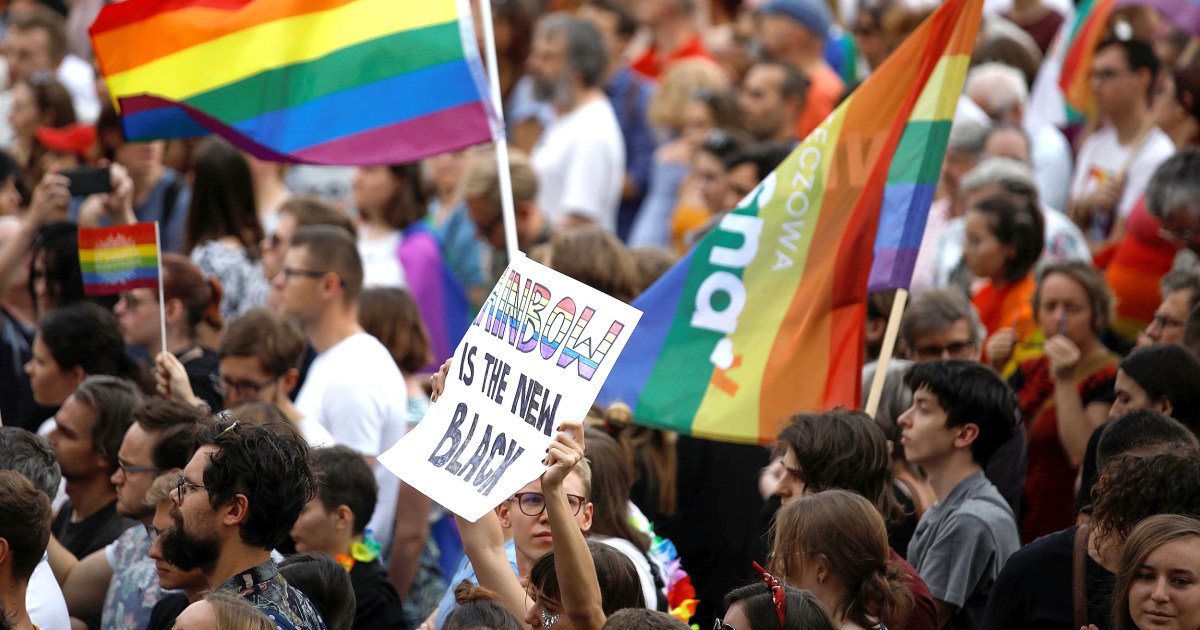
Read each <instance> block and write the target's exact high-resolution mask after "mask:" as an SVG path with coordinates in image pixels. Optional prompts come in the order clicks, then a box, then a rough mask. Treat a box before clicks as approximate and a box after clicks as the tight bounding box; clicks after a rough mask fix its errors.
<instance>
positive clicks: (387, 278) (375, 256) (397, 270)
mask: <svg viewBox="0 0 1200 630" xmlns="http://www.w3.org/2000/svg"><path fill="white" fill-rule="evenodd" d="M366 234H367V233H366V230H365V229H362V230H359V232H358V255H359V256H361V257H362V262H363V286H364V287H397V288H400V289H403V288H404V287H406V286H408V284H407V283H406V282H405V281H404V267H402V266H401V265H400V256H399V255H398V254H397V252H398V251H399V249H400V231H399V230H395V231H392V232H388V233H387V234H386V235H384V236H378V237H375V238H367V236H366Z"/></svg>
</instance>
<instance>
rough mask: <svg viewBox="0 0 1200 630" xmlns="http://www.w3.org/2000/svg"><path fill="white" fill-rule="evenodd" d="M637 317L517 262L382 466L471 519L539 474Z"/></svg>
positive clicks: (558, 277) (542, 270)
mask: <svg viewBox="0 0 1200 630" xmlns="http://www.w3.org/2000/svg"><path fill="white" fill-rule="evenodd" d="M641 316H642V314H641V312H640V311H638V310H637V309H635V308H633V307H631V306H629V305H628V304H625V303H623V302H621V301H620V300H616V299H614V298H611V297H609V296H607V295H605V294H603V293H601V292H599V291H597V290H595V289H593V288H591V287H589V286H587V285H584V284H582V283H580V282H577V281H575V280H572V279H571V278H568V277H567V276H564V275H562V274H560V273H558V272H556V271H554V270H551V269H548V268H546V267H544V266H542V265H539V264H537V263H535V262H533V261H532V260H529V259H527V258H524V257H521V258H520V259H518V260H514V261H513V262H512V263H511V264H510V265H509V267H508V269H506V270H505V272H504V275H503V276H501V278H500V282H499V283H497V284H496V288H494V289H492V293H491V295H489V296H488V299H487V301H486V302H485V303H484V305H483V308H482V309H481V310H480V311H479V314H478V315H477V316H476V317H475V321H474V322H472V323H471V327H470V329H469V330H468V331H467V334H466V336H464V337H463V339H462V341H461V342H459V344H458V349H457V350H456V351H455V353H454V362H453V364H452V365H451V368H450V374H449V375H448V377H447V379H446V388H445V391H444V392H443V393H442V395H441V397H440V398H439V399H438V401H437V402H436V403H434V404H433V405H432V406H431V407H430V408H429V412H428V413H426V414H425V418H424V419H422V420H421V422H420V424H418V425H417V427H416V428H415V429H413V430H412V431H410V432H409V433H408V434H407V435H405V436H404V438H403V439H401V440H400V441H399V442H397V443H396V445H395V446H393V447H392V448H391V449H389V450H388V451H387V452H386V453H384V454H383V455H381V456H380V457H379V462H380V463H382V464H383V465H384V466H386V467H387V468H388V469H389V470H391V471H392V472H393V473H395V474H396V476H398V477H400V479H401V480H402V481H403V482H404V483H407V484H411V485H412V486H413V487H415V488H416V489H417V490H420V491H421V492H422V493H423V494H425V495H426V496H428V497H429V498H431V499H433V500H434V501H437V502H438V503H440V504H442V505H443V506H445V507H446V508H447V509H449V510H450V511H452V512H454V513H455V514H458V515H459V516H461V517H463V518H466V519H468V520H470V521H472V522H474V521H476V520H478V519H479V517H481V516H483V515H484V514H485V513H487V511H488V510H490V509H492V508H494V507H496V506H497V505H499V504H500V503H502V502H503V501H504V500H505V499H507V498H508V497H510V496H512V494H513V493H514V492H516V491H517V490H520V489H521V487H522V486H524V485H525V484H527V483H529V482H530V481H532V480H534V479H536V478H538V477H539V476H540V475H541V474H542V473H543V472H544V471H545V470H546V467H545V466H544V465H543V464H542V459H543V458H544V457H545V455H546V448H547V447H549V445H550V442H551V441H552V440H553V436H554V429H555V428H557V427H558V425H560V424H562V423H563V422H566V421H568V420H576V421H579V420H583V418H584V416H585V415H586V414H587V411H588V409H589V408H590V407H591V404H592V401H594V400H595V399H596V394H597V393H598V392H599V391H600V386H601V385H602V384H603V383H604V379H606V378H607V377H608V373H609V371H610V370H611V369H612V366H613V364H614V363H615V362H616V360H617V356H618V355H620V354H621V350H622V349H623V348H624V347H625V343H626V341H628V340H629V336H630V335H631V334H632V333H633V329H634V327H635V326H636V325H637V323H638V320H639V319H640V318H641Z"/></svg>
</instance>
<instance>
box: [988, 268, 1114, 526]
mask: <svg viewBox="0 0 1200 630" xmlns="http://www.w3.org/2000/svg"><path fill="white" fill-rule="evenodd" d="M1033 309H1034V312H1035V313H1036V316H1037V321H1038V325H1039V326H1040V328H1041V331H1042V335H1043V336H1044V337H1045V338H1046V342H1045V346H1044V356H1042V357H1039V358H1036V359H1030V360H1028V361H1025V362H1023V363H1021V364H1019V365H1018V366H1017V369H1016V371H1015V372H1014V373H1013V375H1012V377H1011V378H1010V379H1009V385H1010V386H1011V387H1012V389H1013V391H1015V392H1016V393H1017V398H1018V401H1019V405H1020V412H1021V413H1020V415H1021V422H1022V423H1023V424H1024V426H1025V430H1026V432H1027V433H1028V438H1029V442H1028V444H1029V446H1028V456H1027V459H1026V475H1025V489H1024V491H1023V493H1022V496H1021V507H1022V509H1021V517H1020V526H1021V540H1022V542H1024V543H1028V542H1030V541H1032V540H1034V539H1035V538H1038V537H1040V536H1044V535H1046V534H1049V533H1052V532H1056V531H1059V530H1062V529H1065V528H1067V527H1070V526H1071V525H1072V524H1074V523H1075V513H1074V512H1073V510H1072V509H1071V506H1072V505H1073V503H1074V497H1075V477H1076V474H1077V473H1078V472H1079V465H1080V463H1081V462H1082V461H1083V457H1084V451H1085V450H1086V447H1087V442H1088V438H1089V437H1091V435H1092V432H1093V431H1094V430H1095V429H1096V427H1098V426H1100V424H1101V423H1103V422H1104V421H1105V420H1106V419H1107V418H1108V412H1109V408H1110V407H1111V406H1112V403H1111V400H1112V396H1113V384H1114V380H1115V378H1116V374H1117V361H1118V360H1119V357H1118V356H1117V355H1115V354H1113V353H1112V352H1111V351H1110V350H1109V349H1108V348H1106V347H1105V346H1104V344H1103V343H1101V341H1100V334H1101V333H1102V332H1103V331H1104V330H1105V329H1107V328H1108V324H1109V322H1110V321H1111V317H1112V294H1111V293H1109V290H1108V286H1107V285H1106V284H1104V278H1103V277H1102V276H1101V275H1100V272H1099V271H1096V269H1095V268H1094V267H1092V266H1091V265H1089V264H1087V263H1082V262H1056V263H1051V264H1049V265H1047V266H1046V267H1044V268H1043V269H1042V271H1041V273H1040V277H1039V279H1038V283H1037V288H1036V289H1035V291H1034V294H1033Z"/></svg>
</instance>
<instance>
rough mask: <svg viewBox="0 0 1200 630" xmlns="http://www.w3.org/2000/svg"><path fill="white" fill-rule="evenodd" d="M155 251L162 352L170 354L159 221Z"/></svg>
mask: <svg viewBox="0 0 1200 630" xmlns="http://www.w3.org/2000/svg"><path fill="white" fill-rule="evenodd" d="M154 249H155V251H156V256H155V258H157V259H158V325H159V331H160V332H161V333H162V352H170V351H171V349H170V348H168V347H167V301H166V299H164V298H163V270H162V237H161V236H160V235H159V232H158V221H155V222H154ZM153 358H157V357H152V359H153Z"/></svg>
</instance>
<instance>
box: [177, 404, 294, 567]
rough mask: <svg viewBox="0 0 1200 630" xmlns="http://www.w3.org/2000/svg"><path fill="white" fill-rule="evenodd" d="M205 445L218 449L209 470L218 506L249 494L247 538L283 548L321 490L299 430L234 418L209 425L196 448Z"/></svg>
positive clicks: (243, 530)
mask: <svg viewBox="0 0 1200 630" xmlns="http://www.w3.org/2000/svg"><path fill="white" fill-rule="evenodd" d="M203 446H215V447H217V451H216V452H215V453H213V454H212V456H211V457H210V458H209V465H208V468H206V469H205V470H204V486H205V487H206V488H208V497H209V502H210V503H211V504H212V506H213V509H216V508H217V507H218V506H220V505H222V504H224V503H225V502H227V501H229V500H230V499H233V498H234V497H235V496H236V495H239V494H240V495H242V496H244V497H245V498H246V501H247V503H248V504H249V507H248V508H247V511H248V515H247V517H246V520H245V521H243V522H242V525H241V537H242V541H243V542H244V543H246V544H247V545H253V546H255V547H261V548H263V549H275V548H276V547H278V546H279V545H280V544H281V543H282V542H283V540H284V539H285V538H287V535H288V533H289V532H290V531H291V529H292V525H293V524H294V523H295V522H296V518H297V517H299V516H300V510H301V509H302V508H303V507H304V505H305V504H306V503H308V502H309V501H311V500H312V499H313V497H315V496H316V493H317V475H316V473H315V472H313V468H312V461H311V459H310V458H309V452H308V445H307V444H305V443H304V440H302V439H300V437H299V436H298V435H295V434H294V432H293V434H291V435H289V434H287V432H284V431H280V430H278V429H277V428H274V427H272V428H268V427H263V426H258V425H255V424H251V423H248V422H239V421H234V422H232V423H230V422H220V423H215V424H213V425H211V426H205V427H203V428H202V429H201V430H200V431H199V432H198V434H197V441H196V448H197V449H199V448H200V447H203Z"/></svg>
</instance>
